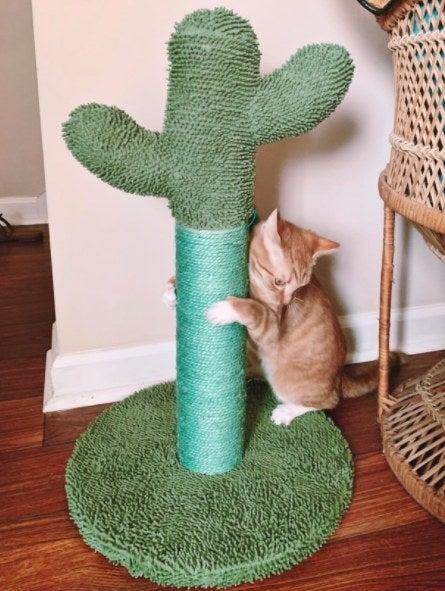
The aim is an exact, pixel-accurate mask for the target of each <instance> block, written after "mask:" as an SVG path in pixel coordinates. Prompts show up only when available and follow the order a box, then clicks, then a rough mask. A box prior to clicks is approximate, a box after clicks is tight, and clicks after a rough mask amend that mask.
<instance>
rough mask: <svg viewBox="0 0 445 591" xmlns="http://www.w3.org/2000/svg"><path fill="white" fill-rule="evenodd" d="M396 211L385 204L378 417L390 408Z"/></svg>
mask: <svg viewBox="0 0 445 591" xmlns="http://www.w3.org/2000/svg"><path fill="white" fill-rule="evenodd" d="M394 218H395V215H394V210H393V209H391V208H390V207H389V206H388V205H386V204H385V209H384V225H383V254H382V271H381V278H380V320H379V383H378V416H379V418H380V417H381V416H382V413H383V411H384V410H386V409H387V408H388V406H390V401H389V333H390V324H391V292H392V281H393V270H394V264H393V260H394Z"/></svg>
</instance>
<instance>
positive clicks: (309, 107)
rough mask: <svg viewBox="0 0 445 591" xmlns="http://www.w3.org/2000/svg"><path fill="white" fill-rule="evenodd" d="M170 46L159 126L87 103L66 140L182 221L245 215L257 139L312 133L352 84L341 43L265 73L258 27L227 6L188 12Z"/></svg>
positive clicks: (113, 178)
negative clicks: (165, 204) (158, 129)
mask: <svg viewBox="0 0 445 591" xmlns="http://www.w3.org/2000/svg"><path fill="white" fill-rule="evenodd" d="M168 52H169V59H170V76H169V86H168V98H167V107H166V111H165V119H164V129H163V131H162V133H158V132H152V131H148V130H146V129H143V128H142V127H140V126H139V125H138V124H137V123H136V122H135V121H133V120H132V119H131V118H130V117H129V116H128V115H127V114H126V113H124V112H123V111H121V110H119V109H117V108H115V107H107V106H105V105H98V104H87V105H83V106H81V107H78V108H77V109H76V110H75V111H73V113H71V116H70V119H69V120H68V121H67V122H66V123H65V125H64V137H65V141H66V143H67V145H68V147H69V149H70V150H71V152H72V153H73V155H74V156H75V158H77V159H78V160H79V161H80V162H81V163H82V164H83V165H84V166H85V167H86V168H87V169H88V170H90V171H91V172H93V173H94V174H96V175H97V176H98V177H99V178H101V179H102V180H104V181H106V182H107V183H109V184H110V185H112V186H113V187H117V188H119V189H123V190H124V191H127V192H128V193H136V194H140V195H157V196H161V197H167V198H168V199H169V204H170V207H171V209H172V212H173V215H174V217H175V219H176V221H177V223H178V224H180V225H182V226H186V227H189V228H200V229H223V228H232V227H236V226H240V225H242V224H244V223H247V222H248V220H249V219H250V217H251V216H252V213H253V210H254V204H253V180H254V157H255V150H256V148H257V147H258V146H259V145H260V144H262V143H267V142H273V141H275V140H279V139H282V138H284V137H286V136H290V135H300V134H302V133H306V132H307V131H309V130H310V129H312V128H313V127H314V126H316V125H317V124H318V123H319V122H320V121H322V120H323V119H324V118H325V117H327V116H328V115H329V114H330V113H331V112H332V111H333V110H334V109H335V107H336V106H337V105H338V104H339V102H340V101H341V100H342V98H343V96H344V94H345V93H346V91H347V89H348V87H349V84H350V82H351V78H352V73H353V64H352V61H351V58H350V56H349V54H348V52H347V51H346V50H345V49H344V48H343V47H341V46H338V45H330V44H321V45H310V46H308V47H305V48H303V49H301V50H300V51H299V52H297V53H296V54H295V55H294V56H293V57H291V58H290V59H289V61H288V62H287V63H286V64H284V66H283V67H282V68H280V69H278V70H276V71H274V72H272V73H271V74H267V75H265V76H263V77H262V76H261V75H260V70H259V64H260V53H259V50H258V42H257V39H256V36H255V33H254V32H253V30H252V28H251V26H250V24H249V23H248V22H247V21H246V20H244V19H242V18H240V17H239V16H237V15H236V14H234V13H233V12H231V11H229V10H226V9H224V8H218V9H215V10H198V11H196V12H193V13H192V14H190V15H188V16H186V17H185V18H184V19H183V21H182V22H181V23H179V24H178V25H177V26H176V30H175V31H174V33H173V35H172V37H171V39H170V42H169V46H168Z"/></svg>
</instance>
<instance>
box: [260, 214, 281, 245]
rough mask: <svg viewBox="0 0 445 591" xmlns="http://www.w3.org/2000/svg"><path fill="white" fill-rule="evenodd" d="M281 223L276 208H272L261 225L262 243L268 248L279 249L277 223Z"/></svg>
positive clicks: (279, 239)
mask: <svg viewBox="0 0 445 591" xmlns="http://www.w3.org/2000/svg"><path fill="white" fill-rule="evenodd" d="M280 223H282V220H281V218H280V217H279V215H278V210H277V209H274V210H273V212H272V213H271V214H270V216H269V217H268V218H267V220H266V221H265V222H264V225H263V236H264V244H265V246H267V247H268V248H270V249H273V248H277V247H278V248H280V249H281V237H280V234H279V229H278V228H279V225H280Z"/></svg>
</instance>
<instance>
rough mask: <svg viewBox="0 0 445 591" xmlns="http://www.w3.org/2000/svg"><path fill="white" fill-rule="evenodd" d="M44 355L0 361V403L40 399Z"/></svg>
mask: <svg viewBox="0 0 445 591" xmlns="http://www.w3.org/2000/svg"><path fill="white" fill-rule="evenodd" d="M44 381H45V355H38V356H36V357H28V358H24V359H0V401H2V400H17V399H20V398H31V397H33V396H39V397H42V393H43V385H44Z"/></svg>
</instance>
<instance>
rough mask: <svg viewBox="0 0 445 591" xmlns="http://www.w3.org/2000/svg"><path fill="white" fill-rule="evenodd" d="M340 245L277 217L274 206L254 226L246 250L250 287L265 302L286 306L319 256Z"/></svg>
mask: <svg viewBox="0 0 445 591" xmlns="http://www.w3.org/2000/svg"><path fill="white" fill-rule="evenodd" d="M339 246H340V245H339V244H338V243H337V242H333V241H332V240H328V239H327V238H322V237H321V236H318V235H317V234H315V232H312V231H311V230H303V229H302V228H299V227H298V226H294V225H293V224H291V223H290V222H287V221H285V220H283V219H281V218H280V216H279V215H278V212H277V210H274V211H273V212H272V213H271V214H270V216H269V217H268V218H267V220H265V221H264V222H260V223H259V224H257V225H256V226H255V228H254V230H253V233H252V238H251V243H250V254H249V279H250V290H251V293H252V295H253V297H256V298H258V299H260V300H261V301H263V302H264V303H265V304H267V305H269V306H272V307H277V306H287V305H288V304H289V303H290V301H291V299H292V296H293V295H294V293H295V292H296V291H297V290H298V289H300V288H301V287H304V286H305V285H307V284H308V283H309V282H310V280H311V276H312V269H313V267H314V265H315V263H316V261H317V260H318V258H319V257H320V256H323V255H325V254H329V253H331V252H333V251H334V250H336V249H337V248H338V247H339Z"/></svg>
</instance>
